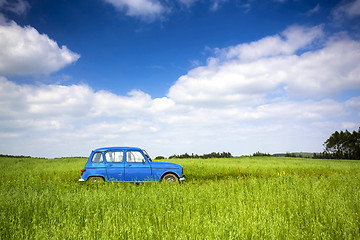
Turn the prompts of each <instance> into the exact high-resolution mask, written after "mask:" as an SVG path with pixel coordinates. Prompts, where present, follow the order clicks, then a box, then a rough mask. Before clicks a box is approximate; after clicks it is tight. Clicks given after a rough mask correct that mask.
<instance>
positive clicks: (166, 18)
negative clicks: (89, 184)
mask: <svg viewBox="0 0 360 240" xmlns="http://www.w3.org/2000/svg"><path fill="white" fill-rule="evenodd" d="M359 126H360V0H343V1H341V0H340V1H339V0H338V1H334V0H319V1H305V0H273V1H262V0H91V1H89V0H76V1H73V0H61V1H46V0H0V153H2V154H14V155H31V156H36V157H63V156H87V155H88V154H89V153H90V151H91V150H92V149H94V148H98V147H105V146H138V147H142V148H145V149H146V150H147V151H148V152H149V153H150V155H152V156H153V157H155V156H158V155H163V156H166V157H167V156H169V155H172V154H181V153H185V152H187V153H197V154H204V153H209V152H213V151H215V152H223V151H225V152H231V153H232V154H233V155H248V154H252V153H254V152H256V151H260V152H267V153H278V152H292V151H308V152H320V151H322V150H323V143H324V141H325V140H326V139H327V138H328V137H329V136H330V134H331V133H332V132H334V131H336V130H345V129H348V130H350V131H352V130H357V129H358V128H359Z"/></svg>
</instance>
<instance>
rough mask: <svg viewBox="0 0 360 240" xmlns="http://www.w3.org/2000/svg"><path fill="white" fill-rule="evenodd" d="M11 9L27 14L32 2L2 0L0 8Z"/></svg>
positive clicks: (0, 0)
mask: <svg viewBox="0 0 360 240" xmlns="http://www.w3.org/2000/svg"><path fill="white" fill-rule="evenodd" d="M1 8H2V9H3V10H5V11H10V12H13V13H15V14H18V15H23V14H25V13H26V12H27V11H28V9H29V8H30V4H29V3H28V2H27V1H25V0H15V1H9V0H0V9H1Z"/></svg>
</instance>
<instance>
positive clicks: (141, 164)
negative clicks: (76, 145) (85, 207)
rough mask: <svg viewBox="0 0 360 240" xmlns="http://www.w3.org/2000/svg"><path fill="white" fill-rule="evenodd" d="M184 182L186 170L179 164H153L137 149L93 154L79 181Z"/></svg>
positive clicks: (101, 149) (145, 154)
mask: <svg viewBox="0 0 360 240" xmlns="http://www.w3.org/2000/svg"><path fill="white" fill-rule="evenodd" d="M183 180H185V176H184V175H183V167H182V166H181V165H179V164H176V163H169V162H157V161H152V160H151V158H150V156H149V155H148V154H147V153H146V151H145V150H143V149H140V148H136V147H108V148H98V149H95V150H93V151H92V152H91V154H90V156H89V159H88V161H87V163H86V164H85V167H84V169H82V170H81V177H80V179H79V181H81V182H83V181H90V182H99V181H116V182H146V181H167V182H180V181H183Z"/></svg>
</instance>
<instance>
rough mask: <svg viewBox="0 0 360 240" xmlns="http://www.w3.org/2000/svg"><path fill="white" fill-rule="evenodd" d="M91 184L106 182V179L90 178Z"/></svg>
mask: <svg viewBox="0 0 360 240" xmlns="http://www.w3.org/2000/svg"><path fill="white" fill-rule="evenodd" d="M88 181H89V182H105V179H104V178H103V177H89V179H88Z"/></svg>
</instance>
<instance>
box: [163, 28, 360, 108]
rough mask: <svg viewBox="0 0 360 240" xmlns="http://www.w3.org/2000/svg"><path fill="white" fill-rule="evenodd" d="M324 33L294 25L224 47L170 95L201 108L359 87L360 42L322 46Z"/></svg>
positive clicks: (338, 41)
mask: <svg viewBox="0 0 360 240" xmlns="http://www.w3.org/2000/svg"><path fill="white" fill-rule="evenodd" d="M323 35H324V33H323V31H322V30H321V27H314V28H302V27H299V26H296V27H290V28H288V29H286V30H285V31H284V32H283V33H282V34H281V35H275V36H271V37H265V38H263V39H260V40H259V41H256V42H252V43H246V44H240V45H237V46H234V47H229V48H225V49H220V50H218V51H217V52H218V53H219V55H218V57H216V58H210V59H209V60H208V64H207V65H206V66H201V67H197V68H195V69H193V70H191V71H189V72H188V73H187V74H186V75H183V76H181V77H180V78H179V79H178V81H177V82H176V83H175V84H174V85H173V86H172V87H171V88H170V90H169V93H168V96H169V97H170V98H172V99H174V100H175V101H176V102H178V103H183V104H189V105H198V106H217V105H223V104H226V105H229V104H230V105H231V104H237V105H254V104H260V103H262V102H264V100H265V99H266V98H267V97H269V96H271V95H273V94H276V95H279V94H280V95H279V96H281V95H291V96H306V97H317V98H320V97H326V96H331V95H333V94H338V93H341V92H342V91H344V90H346V89H360V65H359V62H360V43H359V42H357V41H354V40H351V39H349V38H341V39H339V38H334V39H330V40H327V42H325V43H323V46H322V47H321V46H319V45H318V44H317V42H318V41H319V39H322V38H323ZM319 47H320V48H319ZM300 50H301V51H300ZM298 52H299V53H298ZM297 53H298V54H297Z"/></svg>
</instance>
